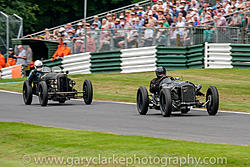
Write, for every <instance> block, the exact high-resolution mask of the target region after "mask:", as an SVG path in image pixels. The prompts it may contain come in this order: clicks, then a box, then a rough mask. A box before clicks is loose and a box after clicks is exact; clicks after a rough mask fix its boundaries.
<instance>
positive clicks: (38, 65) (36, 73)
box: [28, 60, 43, 83]
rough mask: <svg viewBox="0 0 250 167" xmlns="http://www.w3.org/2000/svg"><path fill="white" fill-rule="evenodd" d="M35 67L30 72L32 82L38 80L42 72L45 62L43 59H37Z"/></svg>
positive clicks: (29, 78)
mask: <svg viewBox="0 0 250 167" xmlns="http://www.w3.org/2000/svg"><path fill="white" fill-rule="evenodd" d="M34 67H35V69H34V70H32V71H31V72H30V74H29V77H28V80H29V82H30V83H32V82H38V78H39V76H40V75H41V73H42V68H43V62H42V61H41V60H36V61H35V63H34Z"/></svg>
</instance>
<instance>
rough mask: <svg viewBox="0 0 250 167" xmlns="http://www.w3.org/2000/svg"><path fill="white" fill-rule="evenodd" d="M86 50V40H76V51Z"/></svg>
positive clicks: (76, 52)
mask: <svg viewBox="0 0 250 167" xmlns="http://www.w3.org/2000/svg"><path fill="white" fill-rule="evenodd" d="M83 52H84V42H83V41H82V40H76V42H75V44H74V53H75V54H78V53H83Z"/></svg>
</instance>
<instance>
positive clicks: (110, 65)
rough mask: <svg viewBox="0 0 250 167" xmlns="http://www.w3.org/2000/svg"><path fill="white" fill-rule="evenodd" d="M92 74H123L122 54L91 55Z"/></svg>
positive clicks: (111, 52)
mask: <svg viewBox="0 0 250 167" xmlns="http://www.w3.org/2000/svg"><path fill="white" fill-rule="evenodd" d="M90 55H91V57H90V59H91V61H90V63H91V69H90V71H91V72H92V73H100V72H103V73H108V72H121V71H122V70H121V52H120V51H108V52H97V53H90Z"/></svg>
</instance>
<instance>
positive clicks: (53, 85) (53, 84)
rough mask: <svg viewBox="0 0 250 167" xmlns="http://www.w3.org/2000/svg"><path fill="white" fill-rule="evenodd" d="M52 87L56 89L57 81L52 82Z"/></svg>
mask: <svg viewBox="0 0 250 167" xmlns="http://www.w3.org/2000/svg"><path fill="white" fill-rule="evenodd" d="M50 85H51V87H52V88H56V87H57V80H51V81H50Z"/></svg>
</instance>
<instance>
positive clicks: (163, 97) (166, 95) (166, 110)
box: [160, 88, 172, 117]
mask: <svg viewBox="0 0 250 167" xmlns="http://www.w3.org/2000/svg"><path fill="white" fill-rule="evenodd" d="M160 109H161V114H162V116H163V117H169V116H170V115H171V112H172V97H171V91H170V90H169V89H166V88H163V89H162V90H161V91H160Z"/></svg>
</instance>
